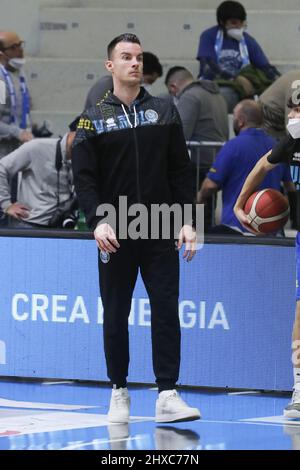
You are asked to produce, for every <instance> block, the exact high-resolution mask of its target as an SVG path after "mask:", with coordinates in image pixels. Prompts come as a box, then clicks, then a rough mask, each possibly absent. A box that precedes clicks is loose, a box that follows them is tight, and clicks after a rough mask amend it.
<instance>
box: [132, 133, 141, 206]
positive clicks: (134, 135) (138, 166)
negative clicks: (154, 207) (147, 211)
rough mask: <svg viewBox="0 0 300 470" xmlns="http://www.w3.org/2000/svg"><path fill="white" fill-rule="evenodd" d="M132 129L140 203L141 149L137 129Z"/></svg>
mask: <svg viewBox="0 0 300 470" xmlns="http://www.w3.org/2000/svg"><path fill="white" fill-rule="evenodd" d="M132 131H133V139H134V147H135V163H136V188H137V200H138V202H139V203H140V202H141V184H140V157H139V149H138V142H137V136H136V130H135V128H134V127H133V129H132Z"/></svg>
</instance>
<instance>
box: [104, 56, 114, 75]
mask: <svg viewBox="0 0 300 470" xmlns="http://www.w3.org/2000/svg"><path fill="white" fill-rule="evenodd" d="M105 67H106V70H108V71H109V72H110V73H113V68H114V66H113V63H112V61H111V60H109V59H108V60H107V61H106V62H105Z"/></svg>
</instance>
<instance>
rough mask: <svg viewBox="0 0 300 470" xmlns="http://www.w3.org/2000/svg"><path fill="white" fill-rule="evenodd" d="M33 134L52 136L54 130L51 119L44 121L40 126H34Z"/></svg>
mask: <svg viewBox="0 0 300 470" xmlns="http://www.w3.org/2000/svg"><path fill="white" fill-rule="evenodd" d="M32 134H33V136H34V137H43V138H45V137H51V136H52V134H53V132H52V129H51V124H50V122H49V121H44V122H43V124H42V125H41V126H40V127H38V126H37V124H33V126H32Z"/></svg>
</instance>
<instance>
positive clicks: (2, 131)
mask: <svg viewBox="0 0 300 470" xmlns="http://www.w3.org/2000/svg"><path fill="white" fill-rule="evenodd" d="M7 137H10V138H11V137H15V138H16V139H18V140H19V141H20V142H28V141H29V140H31V139H33V135H32V133H31V132H29V131H26V129H20V128H19V127H18V126H16V125H15V124H6V123H5V122H3V121H0V142H1V138H2V139H3V138H7Z"/></svg>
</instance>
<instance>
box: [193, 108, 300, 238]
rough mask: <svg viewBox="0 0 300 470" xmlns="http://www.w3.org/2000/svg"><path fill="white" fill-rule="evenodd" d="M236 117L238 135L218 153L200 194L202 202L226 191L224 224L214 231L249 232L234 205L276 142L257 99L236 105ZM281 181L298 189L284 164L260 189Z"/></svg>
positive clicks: (274, 185) (279, 184)
mask: <svg viewBox="0 0 300 470" xmlns="http://www.w3.org/2000/svg"><path fill="white" fill-rule="evenodd" d="M233 117H234V121H233V122H234V131H235V133H236V135H237V136H236V137H235V138H233V139H231V140H229V141H228V142H227V143H226V144H225V145H224V147H222V149H221V151H220V152H219V153H218V155H217V158H216V161H215V162H214V164H213V166H212V167H211V169H210V170H209V172H208V174H207V177H206V178H205V180H204V182H203V184H202V187H201V190H200V194H199V200H200V202H201V203H205V201H206V199H207V198H208V197H209V196H211V195H212V194H214V193H216V192H217V191H218V190H220V189H221V190H222V204H223V207H222V216H221V226H218V227H216V228H214V229H212V230H210V231H213V232H218V233H229V232H231V231H232V232H233V231H236V232H240V233H241V232H242V233H245V232H247V230H246V229H245V227H244V226H243V225H242V224H241V223H240V222H239V220H238V219H237V218H236V216H235V214H234V211H233V208H234V205H235V202H236V200H237V197H238V195H239V194H240V191H241V189H242V187H243V184H244V182H245V180H246V178H247V176H248V174H249V173H250V172H251V170H252V169H253V167H254V166H255V165H256V163H257V162H258V160H259V159H260V158H261V156H262V155H265V154H266V153H267V152H268V151H270V150H271V149H272V148H273V147H274V145H275V144H276V141H275V140H274V139H273V137H271V136H269V135H267V134H266V133H265V132H264V131H263V129H261V125H262V121H263V117H262V109H261V107H260V105H259V104H258V103H256V102H255V101H253V100H243V101H241V102H240V103H239V104H238V105H236V107H235V109H234V114H233ZM281 182H283V185H284V187H285V190H286V191H288V192H294V191H295V186H294V184H293V183H292V180H291V174H290V170H289V167H288V166H287V165H284V164H281V165H278V166H277V167H276V168H275V169H274V171H272V172H270V173H269V174H268V175H267V176H266V178H265V179H264V181H263V182H262V184H261V186H260V187H259V189H265V188H273V189H277V190H280V187H281ZM233 233H234V232H233Z"/></svg>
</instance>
